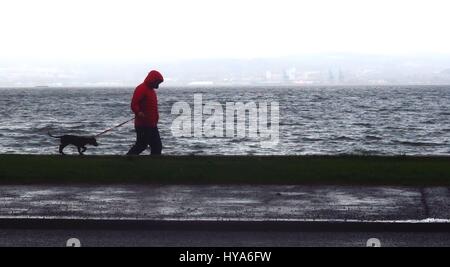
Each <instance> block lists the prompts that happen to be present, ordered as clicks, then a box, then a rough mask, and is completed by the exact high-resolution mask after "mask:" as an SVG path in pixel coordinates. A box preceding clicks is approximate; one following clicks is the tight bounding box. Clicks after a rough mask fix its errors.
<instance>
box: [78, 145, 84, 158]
mask: <svg viewBox="0 0 450 267" xmlns="http://www.w3.org/2000/svg"><path fill="white" fill-rule="evenodd" d="M77 149H78V154H80V156H83V152H81V147H80V146H77Z"/></svg>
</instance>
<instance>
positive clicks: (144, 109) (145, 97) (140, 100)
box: [127, 70, 164, 155]
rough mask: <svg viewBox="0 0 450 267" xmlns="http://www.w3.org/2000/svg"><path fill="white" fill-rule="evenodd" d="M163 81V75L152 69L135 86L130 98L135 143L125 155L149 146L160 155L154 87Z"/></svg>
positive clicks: (160, 145) (137, 152) (135, 152)
mask: <svg viewBox="0 0 450 267" xmlns="http://www.w3.org/2000/svg"><path fill="white" fill-rule="evenodd" d="M163 81H164V78H163V76H162V75H161V73H159V72H158V71H156V70H152V71H151V72H150V73H149V74H148V76H147V78H146V79H145V81H144V82H143V83H142V84H140V85H139V86H138V87H136V90H135V91H134V94H133V99H132V100H131V110H132V111H133V112H134V114H135V116H136V117H135V119H134V126H135V129H136V143H135V144H134V146H133V147H132V148H131V149H130V151H128V153H127V155H139V154H140V153H141V152H142V151H144V150H145V149H146V148H147V147H148V146H150V150H151V154H152V155H161V150H162V144H161V138H160V136H159V131H158V120H159V113H158V99H157V97H156V92H155V89H158V87H159V84H160V83H162V82H163Z"/></svg>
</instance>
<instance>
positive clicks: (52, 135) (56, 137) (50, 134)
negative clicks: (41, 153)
mask: <svg viewBox="0 0 450 267" xmlns="http://www.w3.org/2000/svg"><path fill="white" fill-rule="evenodd" d="M47 134H48V135H49V136H50V137H53V138H61V137H62V136H54V135H52V134H51V133H50V131H48V132H47Z"/></svg>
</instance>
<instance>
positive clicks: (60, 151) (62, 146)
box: [59, 144, 67, 155]
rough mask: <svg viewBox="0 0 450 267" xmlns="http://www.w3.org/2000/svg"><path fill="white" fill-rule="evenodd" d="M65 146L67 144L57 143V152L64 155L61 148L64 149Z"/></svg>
mask: <svg viewBox="0 0 450 267" xmlns="http://www.w3.org/2000/svg"><path fill="white" fill-rule="evenodd" d="M66 146H67V145H65V144H61V145H59V153H60V154H61V155H65V154H64V152H63V150H64V148H65V147H66Z"/></svg>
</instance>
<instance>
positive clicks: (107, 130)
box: [95, 117, 134, 137]
mask: <svg viewBox="0 0 450 267" xmlns="http://www.w3.org/2000/svg"><path fill="white" fill-rule="evenodd" d="M132 120H134V117H133V118H132V119H129V120H127V121H125V122H122V123H121V124H119V125H116V126H114V127H111V128H109V129H106V130H104V131H103V132H101V133H99V134H97V135H95V137H99V136H100V135H104V134H105V133H107V132H109V131H111V130H113V129H115V128H119V127H120V126H122V125H124V124H125V123H128V122H130V121H132Z"/></svg>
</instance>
